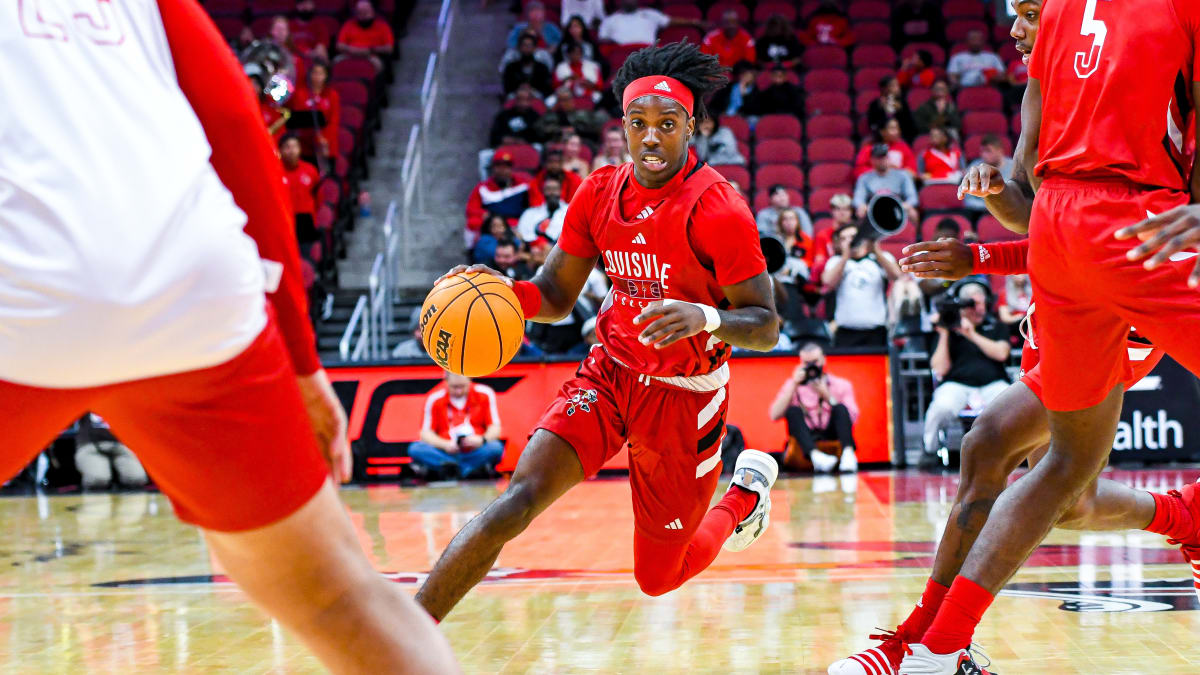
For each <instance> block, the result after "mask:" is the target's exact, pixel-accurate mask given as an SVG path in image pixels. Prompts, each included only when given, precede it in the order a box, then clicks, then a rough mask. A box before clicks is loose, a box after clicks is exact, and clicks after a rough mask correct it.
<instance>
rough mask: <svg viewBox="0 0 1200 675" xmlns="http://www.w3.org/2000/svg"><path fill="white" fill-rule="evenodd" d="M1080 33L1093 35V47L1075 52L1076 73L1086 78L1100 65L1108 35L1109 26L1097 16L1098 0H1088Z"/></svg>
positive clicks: (1081, 77)
mask: <svg viewBox="0 0 1200 675" xmlns="http://www.w3.org/2000/svg"><path fill="white" fill-rule="evenodd" d="M1079 34H1080V35H1083V36H1085V37H1086V36H1088V35H1092V36H1094V37H1092V48H1091V49H1090V50H1088V51H1086V52H1075V74H1076V75H1078V76H1079V78H1080V79H1083V80H1086V79H1087V78H1089V77H1091V76H1092V73H1094V72H1096V68H1098V67H1099V66H1100V52H1101V51H1102V50H1103V49H1104V39H1105V38H1106V37H1108V26H1105V25H1104V22H1103V21H1101V20H1099V19H1097V18H1096V0H1087V7H1085V8H1084V10H1083V25H1082V26H1081V27H1080V28H1079Z"/></svg>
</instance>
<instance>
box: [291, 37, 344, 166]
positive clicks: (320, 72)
mask: <svg viewBox="0 0 1200 675" xmlns="http://www.w3.org/2000/svg"><path fill="white" fill-rule="evenodd" d="M288 107H289V108H291V109H292V112H293V114H303V113H306V112H307V113H309V114H312V113H315V112H319V113H321V116H323V117H324V118H325V124H324V125H322V126H320V127H318V128H316V129H314V130H313V131H310V132H308V134H309V135H310V136H311V138H312V139H313V143H312V148H313V150H314V152H313V154H314V155H315V156H316V158H317V161H318V164H320V165H321V166H323V167H328V166H329V164H328V163H329V162H333V161H334V160H336V159H337V157H338V130H339V129H341V128H342V126H341V120H342V99H341V96H340V95H339V94H338V92H337V90H336V89H334V88H333V87H330V86H329V63H328V62H326V61H323V60H320V59H314V60H313V62H312V65H311V66H309V67H308V76H307V77H306V78H305V83H304V85H303V86H301V87H299V88H297V89H296V93H295V94H293V95H292V97H291V98H290V99H288ZM326 171H328V169H326Z"/></svg>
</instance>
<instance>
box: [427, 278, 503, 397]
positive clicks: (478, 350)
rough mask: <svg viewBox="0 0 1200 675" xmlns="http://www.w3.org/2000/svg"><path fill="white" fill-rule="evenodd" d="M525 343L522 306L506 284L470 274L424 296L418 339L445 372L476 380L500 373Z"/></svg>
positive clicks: (494, 279)
mask: <svg viewBox="0 0 1200 675" xmlns="http://www.w3.org/2000/svg"><path fill="white" fill-rule="evenodd" d="M524 338H525V317H524V315H523V314H522V313H521V304H520V301H519V300H517V296H516V294H515V293H513V291H512V289H511V288H509V287H508V284H506V283H504V280H503V279H501V278H499V277H497V276H495V275H492V274H480V273H478V272H468V273H465V274H456V275H454V276H452V277H447V278H446V279H444V280H443V281H442V282H441V283H440V284H438V285H437V286H434V287H433V290H432V291H429V295H427V296H425V304H424V305H422V306H421V339H422V340H423V341H424V342H425V351H427V352H428V353H429V355H430V356H432V357H433V360H434V361H436V362H437V364H438V365H439V366H441V367H442V368H445V369H446V370H448V371H450V372H452V373H457V374H459V375H466V376H467V377H479V376H481V375H490V374H492V373H494V372H496V371H497V370H500V369H501V368H503V367H504V364H506V363H508V362H509V361H511V360H512V358H513V357H514V356H516V355H517V350H518V349H520V348H521V341H522V340H523V339H524Z"/></svg>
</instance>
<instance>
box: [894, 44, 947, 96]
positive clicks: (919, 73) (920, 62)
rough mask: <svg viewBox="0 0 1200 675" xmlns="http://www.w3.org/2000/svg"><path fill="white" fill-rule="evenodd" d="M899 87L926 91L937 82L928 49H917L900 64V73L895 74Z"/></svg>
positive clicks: (931, 56)
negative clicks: (918, 88)
mask: <svg viewBox="0 0 1200 675" xmlns="http://www.w3.org/2000/svg"><path fill="white" fill-rule="evenodd" d="M896 78H897V79H899V80H900V86H902V87H904V88H905V89H908V88H909V87H921V88H924V89H928V88H929V87H932V86H933V83H934V82H936V81H937V71H936V70H934V69H933V54H931V53H930V51H929V50H928V49H918V50H917V51H915V52H913V53H912V54H909V55H908V58H906V59H904V62H903V63H901V64H900V72H898V73H896Z"/></svg>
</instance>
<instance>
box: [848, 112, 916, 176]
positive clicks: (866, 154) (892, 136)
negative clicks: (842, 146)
mask: <svg viewBox="0 0 1200 675" xmlns="http://www.w3.org/2000/svg"><path fill="white" fill-rule="evenodd" d="M877 135H878V136H879V140H877V141H868V142H867V143H864V144H863V147H862V150H859V151H858V157H857V158H856V159H855V160H854V177H855V178H858V177H859V176H861V175H863V174H864V173H866V172H868V171H870V170H871V148H873V147H874V146H875V144H876V143H883V144H884V145H886V146H888V166H889V167H891V168H893V169H900V170H902V171H907V172H908V174H909V175H910V176H912V177H913V178H916V177H917V156H916V155H915V154H913V149H912V146H910V145H909V144H908V143H905V142H904V138H903V137H902V136H901V135H900V123H899V122H898V121H896V120H895V119H894V118H893V119H890V120H888V121H887V123H886V124H884V125H883V127H882V128H880V129H879V133H878V134H877Z"/></svg>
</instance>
